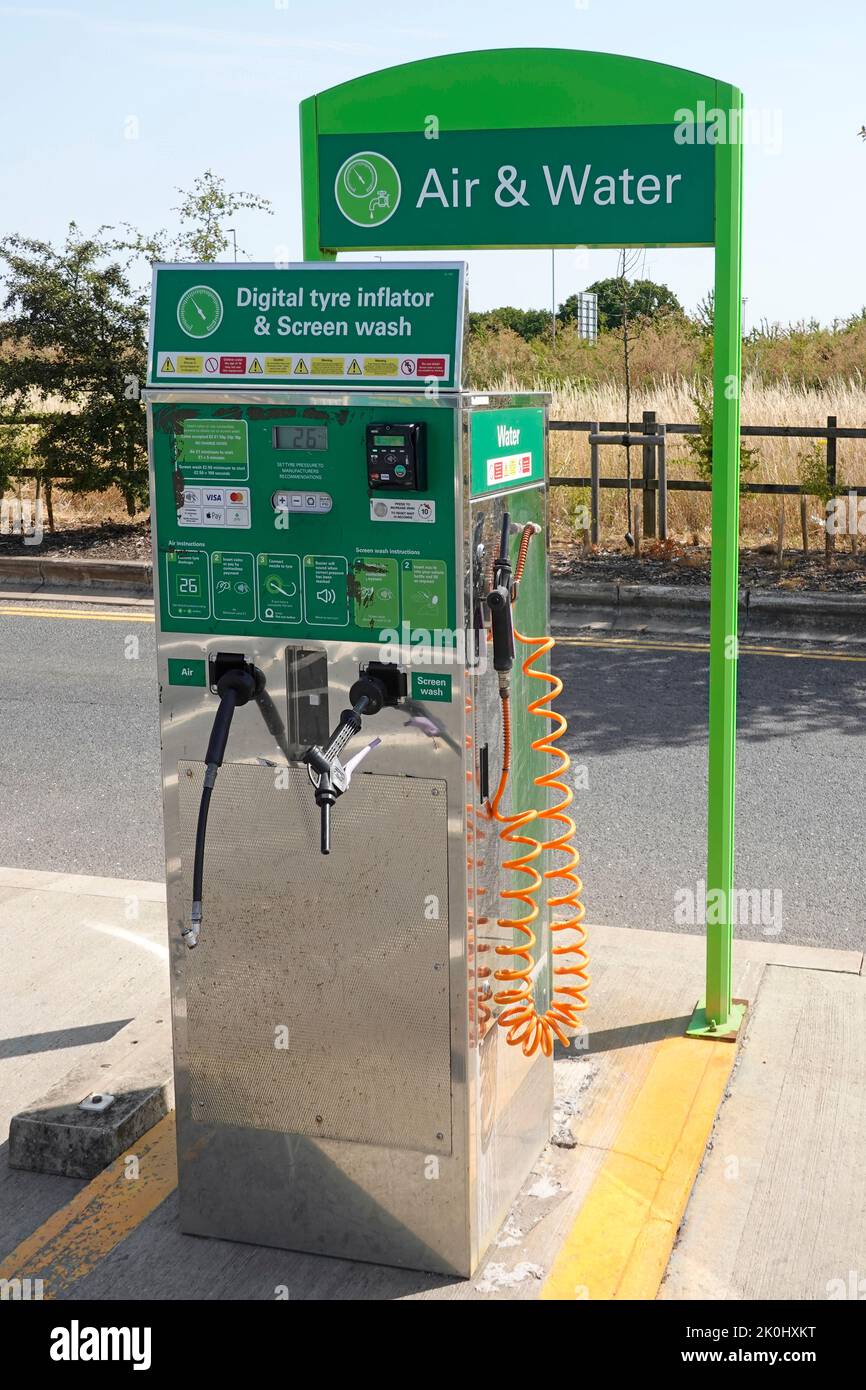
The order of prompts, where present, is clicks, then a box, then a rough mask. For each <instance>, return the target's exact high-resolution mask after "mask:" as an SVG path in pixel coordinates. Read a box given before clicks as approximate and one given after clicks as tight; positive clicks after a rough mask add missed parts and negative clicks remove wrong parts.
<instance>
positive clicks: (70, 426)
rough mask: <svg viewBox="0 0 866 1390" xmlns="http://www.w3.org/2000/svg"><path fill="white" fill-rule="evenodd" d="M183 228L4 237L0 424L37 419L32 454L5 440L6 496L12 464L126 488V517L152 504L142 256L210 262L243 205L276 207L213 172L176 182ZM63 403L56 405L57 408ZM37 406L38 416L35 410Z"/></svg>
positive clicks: (72, 483)
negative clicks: (49, 238) (53, 238)
mask: <svg viewBox="0 0 866 1390" xmlns="http://www.w3.org/2000/svg"><path fill="white" fill-rule="evenodd" d="M178 192H179V193H180V194H181V203H180V205H179V206H178V207H177V208H175V209H174V211H176V212H177V213H178V214H179V217H180V227H179V230H178V232H177V234H176V235H175V236H174V237H171V238H170V237H169V236H168V234H167V233H166V232H164V231H162V232H157V233H155V234H153V235H148V236H145V235H144V234H143V233H141V232H139V231H136V230H135V228H131V227H129V226H128V225H127V226H126V227H125V228H124V231H123V235H122V236H118V235H117V234H116V232H115V231H114V230H113V229H112V228H111V227H100V228H99V230H98V231H97V232H96V233H95V234H94V235H93V236H84V235H83V234H82V233H81V232H80V231H79V229H78V227H77V226H76V225H75V223H74V222H73V223H70V226H69V231H68V233H67V236H66V241H65V243H64V245H63V246H62V247H60V248H55V247H54V246H52V245H51V244H50V243H48V242H44V241H39V240H36V239H34V238H29V237H22V236H6V237H3V238H0V264H2V263H3V262H5V266H6V276H5V298H4V300H3V304H2V309H3V311H4V318H3V321H2V322H0V403H2V405H3V407H4V410H3V419H2V420H0V424H2V425H6V426H13V427H14V426H20V425H22V424H24V423H33V424H35V425H36V436H35V439H32V438H30V437H29V436H28V440H27V451H26V466H25V464H24V463H22V460H23V459H24V458H25V453H24V452H23V451H22V447H21V446H20V444H19V443H18V442H17V436H14V435H13V434H12V433H9V432H7V433H6V435H5V437H4V439H2V440H0V446H2V447H0V496H2V491H3V486H4V485H8V479H9V478H10V477H14V476H16V473H15V467H16V465H17V467H18V468H19V469H21V470H22V472H24V473H26V475H27V476H31V475H32V476H34V477H35V478H36V482H37V490H38V489H39V487H40V486H41V485H42V484H43V483H44V486H45V500H46V505H47V508H48V513H49V524H51V523H50V517H51V490H52V486H53V484H54V482H55V480H57V479H62V480H63V481H64V483H65V484H66V485H67V486H68V487H69V488H70V490H71V491H73V492H104V491H105V490H106V489H107V488H110V487H114V486H116V487H118V488H119V489H120V491H121V492H122V494H123V497H124V501H125V502H126V509H127V512H128V513H129V515H130V516H134V515H135V513H136V510H137V509H138V507H139V506H142V505H144V504H145V503H146V501H147V494H148V483H147V437H146V429H145V418H144V412H143V410H142V407H141V404H140V402H139V399H138V395H139V387H140V385H141V384H142V383H143V382H144V381H145V379H146V373H147V330H148V318H149V305H148V296H149V288H143V287H142V288H138V287H136V284H135V283H134V280H135V276H134V270H135V261H136V259H137V258H138V257H139V256H142V255H143V256H145V257H146V258H147V259H148V260H170V259H172V258H175V257H176V258H180V259H186V260H188V259H193V260H203V261H212V260H215V259H216V258H217V256H219V255H220V254H221V253H222V252H224V251H225V250H226V248H227V247H228V245H229V239H228V231H229V228H228V227H227V226H226V222H227V221H228V219H230V218H232V217H233V216H234V215H235V213H237V212H238V211H240V210H241V209H245V208H254V209H256V210H258V211H263V212H270V204H269V202H268V200H267V198H260V197H259V196H258V195H257V194H254V193H242V192H241V193H233V192H231V191H230V190H227V189H226V186H225V180H224V179H221V178H220V177H219V176H218V175H216V174H214V172H213V170H211V169H207V170H206V171H205V173H204V174H203V175H202V176H201V178H198V179H196V180H195V183H194V184H193V187H192V189H191V190H189V191H186V192H185V191H184V190H183V189H178ZM58 402H59V406H58ZM34 412H35V413H34Z"/></svg>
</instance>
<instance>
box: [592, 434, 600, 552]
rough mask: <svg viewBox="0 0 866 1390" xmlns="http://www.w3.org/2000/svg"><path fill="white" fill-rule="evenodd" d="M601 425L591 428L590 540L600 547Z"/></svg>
mask: <svg viewBox="0 0 866 1390" xmlns="http://www.w3.org/2000/svg"><path fill="white" fill-rule="evenodd" d="M599 423H600V422H599V421H598V420H594V421H593V422H592V424H591V425H590V427H589V499H590V500H589V507H590V518H589V539H590V540H591V542H592V544H593V545H598V509H599V501H600V495H601V485H600V483H599V477H600V472H601V470H600V469H599V462H598V444H597V443H596V436H597V435H598V431H599Z"/></svg>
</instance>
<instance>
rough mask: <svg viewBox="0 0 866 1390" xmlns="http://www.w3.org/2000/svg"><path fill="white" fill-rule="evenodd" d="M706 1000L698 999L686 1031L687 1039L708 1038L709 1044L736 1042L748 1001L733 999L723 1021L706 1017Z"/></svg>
mask: <svg viewBox="0 0 866 1390" xmlns="http://www.w3.org/2000/svg"><path fill="white" fill-rule="evenodd" d="M705 1005H706V1000H705V999H699V1000H698V1002H697V1004H696V1005H695V1011H694V1013H693V1014H692V1017H691V1021H690V1023H689V1026H688V1028H687V1029H686V1037H688V1038H708V1039H709V1041H710V1042H736V1041H737V1038H738V1037H739V1036H740V1028H741V1026H742V1023H743V1020H744V1019H745V1017H746V1011H747V1009H748V1007H749V1001H748V999H733V1000H732V1001H731V1012H730V1013H729V1015H728V1017H727V1018H725V1019H713V1018H708V1017H707V1011H706V1007H705Z"/></svg>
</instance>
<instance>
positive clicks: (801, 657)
mask: <svg viewBox="0 0 866 1390" xmlns="http://www.w3.org/2000/svg"><path fill="white" fill-rule="evenodd" d="M556 645H557V646H558V647H560V646H565V647H602V648H606V649H607V650H608V651H616V650H617V649H621V650H623V651H646V652H708V651H709V650H710V644H709V642H653V641H646V640H644V639H641V638H637V637H557V638H556ZM738 652H739V655H740V656H784V657H791V658H793V659H794V660H798V661H866V656H852V655H849V654H848V653H847V652H816V651H808V652H801V651H795V650H793V649H792V648H789V647H760V646H747V645H746V643H745V642H741V643H740V645H739V648H738Z"/></svg>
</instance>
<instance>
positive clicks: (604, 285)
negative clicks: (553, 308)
mask: <svg viewBox="0 0 866 1390" xmlns="http://www.w3.org/2000/svg"><path fill="white" fill-rule="evenodd" d="M623 283H624V277H623V276H622V275H621V274H619V275H612V276H610V277H609V278H608V279H606V280H596V282H595V284H593V285H589V286H588V290H589V291H590V293H592V294H595V295H597V296H598V326H599V329H601V330H604V329H613V328H621V327H622V324H623V318H624V316H627V317H628V318H630V319H639V318H643V319H655V318H660V317H662V316H664V315H672V314H677V315H682V314H683V306H682V305H681V304H680V301H679V300H678V299H677V297H676V295H675V294H674V292H673V290H669V289H668V287H667V285H657V284H656V283H655V281H654V280H629V281H627V282H626V283H627V302H626V298H624V290H623ZM559 312H560V316H566V315H567V316H569V317H571V318H577V295H572V296H571V297H570V298H569V299H567V300H566V301H565V303H564V304H562V305H560V309H559Z"/></svg>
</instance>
